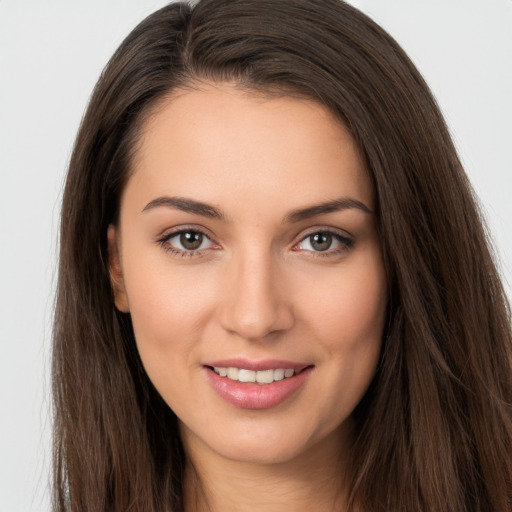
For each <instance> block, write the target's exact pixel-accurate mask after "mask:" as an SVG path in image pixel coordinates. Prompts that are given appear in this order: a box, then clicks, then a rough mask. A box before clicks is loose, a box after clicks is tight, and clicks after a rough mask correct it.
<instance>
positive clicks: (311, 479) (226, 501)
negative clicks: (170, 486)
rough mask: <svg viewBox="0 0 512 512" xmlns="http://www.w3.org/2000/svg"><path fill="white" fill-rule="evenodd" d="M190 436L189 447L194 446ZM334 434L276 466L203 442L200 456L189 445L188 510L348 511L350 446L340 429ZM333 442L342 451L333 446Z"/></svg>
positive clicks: (186, 504) (194, 511) (186, 481)
mask: <svg viewBox="0 0 512 512" xmlns="http://www.w3.org/2000/svg"><path fill="white" fill-rule="evenodd" d="M187 435H188V436H189V435H193V434H187ZM187 435H185V439H184V442H185V446H187V445H188V448H193V447H192V446H191V445H193V444H194V443H190V444H189V443H187V439H186V437H187ZM331 435H332V438H331V439H324V440H323V441H322V442H321V443H320V444H317V445H315V446H313V447H311V448H310V449H308V450H307V451H306V452H304V453H301V454H300V455H299V456H297V457H295V458H293V459H292V460H289V461H285V462H278V463H272V464H258V463H252V462H244V461H235V460H230V459H225V458H223V457H222V456H220V455H219V454H217V453H215V452H213V451H211V450H204V445H203V449H202V450H200V453H201V456H200V457H197V456H196V455H198V454H199V452H198V451H196V450H194V449H192V450H190V449H188V450H187V452H188V459H189V460H188V464H187V470H186V474H185V489H184V490H185V511H186V512H220V511H222V512H224V511H225V510H237V512H246V511H247V512H248V511H251V512H253V511H254V510H265V512H277V511H280V512H282V511H283V510H293V511H294V512H306V511H307V512H310V511H311V510H315V511H317V512H323V511H325V512H327V511H328V512H344V511H345V510H346V501H347V499H346V498H347V486H346V480H347V478H346V475H347V464H346V460H347V457H346V456H344V455H343V454H344V453H345V450H344V447H346V444H345V443H343V442H342V441H341V440H339V441H338V440H337V439H336V437H338V438H339V437H340V434H339V432H333V433H332V434H331ZM335 439H336V440H335ZM333 445H335V446H338V450H333ZM258 507H261V508H258Z"/></svg>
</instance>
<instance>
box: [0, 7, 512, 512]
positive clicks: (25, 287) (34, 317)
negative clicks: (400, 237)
mask: <svg viewBox="0 0 512 512" xmlns="http://www.w3.org/2000/svg"><path fill="white" fill-rule="evenodd" d="M165 3H166V2H164V1H162V0H88V1H87V2H80V3H79V2H78V1H70V0H60V1H59V0H49V1H46V2H40V1H36V0H26V1H23V0H0V512H35V511H49V510H50V506H49V493H48V471H49V460H50V415H49V387H50V382H49V374H48V365H49V352H50V341H51V336H50V333H51V315H52V307H53V290H54V286H55V273H56V248H57V232H58V216H59V203H60V196H61V190H62V185H63V178H64V173H65V169H66V165H67V162H68V159H69V156H70V152H71V147H72V143H73V138H74V136H75V133H76V130H77V128H78V124H79V121H80V119H81V116H82V113H83V111H84V108H85V105H86V102H87V99H88V97H89V94H90V92H91V90H92V88H93V85H94V83H95V81H96V79H97V77H98V75H99V73H100V71H101V69H102V67H103V65H104V64H105V63H106V61H107V59H108V58H109V57H110V55H111V54H112V53H113V51H114V49H115V48H116V47H117V46H118V44H119V43H120V42H121V40H122V39H123V38H124V36H126V35H127V34H128V32H129V31H130V30H131V29H132V28H133V27H134V26H135V25H136V23H137V22H138V21H140V20H141V19H142V18H143V17H145V16H146V15H147V14H149V13H150V12H152V11H154V10H155V9H157V8H158V7H161V6H163V5H164V4H165ZM352 3H353V4H354V5H356V6H357V7H359V8H360V9H362V10H363V11H365V12H366V13H368V14H370V15H371V16H372V17H373V18H374V19H375V20H376V21H378V22H379V23H380V24H381V25H382V26H384V28H386V29H387V30H388V31H389V32H390V33H391V34H392V35H393V36H394V37H395V38H396V39H397V40H398V42H399V43H401V44H402V46H403V47H404V48H405V50H406V51H407V52H408V53H409V54H410V56H411V57H412V59H413V60H414V61H415V62H416V64H417V65H418V67H419V69H420V71H422V73H423V74H424V75H425V77H426V79H427V81H428V82H429V84H430V85H431V87H432V89H433V91H434V94H435V95H436V97H437V99H438V101H439V104H440V105H441V108H442V110H443V111H444V113H445V115H446V118H447V121H448V124H449V126H450V128H451V130H452V133H453V136H454V138H455V141H456V144H457V147H458V148H459V150H460V153H461V156H462V159H463V161H464V163H465V165H466V169H467V171H468V174H469V175H470V177H471V180H472V182H473V184H474V186H475V188H476V191H477V193H478V194H479V196H480V198H481V200H482V203H483V205H484V208H485V211H486V213H487V217H488V221H489V225H490V227H491V232H492V233H493V235H494V238H495V240H496V246H497V250H498V252H499V254H500V257H501V261H502V269H503V275H504V277H505V279H506V280H507V281H508V283H511V282H512V235H511V233H512V200H511V197H510V196H511V191H512V151H511V146H512V129H511V122H512V0H486V1H485V2H483V1H482V0H429V1H428V2H427V1H424V0H359V1H358V0H352ZM510 290H511V288H510V286H508V291H509V296H512V294H511V293H510Z"/></svg>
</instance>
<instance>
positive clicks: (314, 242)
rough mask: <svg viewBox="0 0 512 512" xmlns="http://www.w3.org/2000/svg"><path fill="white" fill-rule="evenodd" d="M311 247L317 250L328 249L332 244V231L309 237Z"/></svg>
mask: <svg viewBox="0 0 512 512" xmlns="http://www.w3.org/2000/svg"><path fill="white" fill-rule="evenodd" d="M309 239H310V244H311V247H312V248H313V249H314V250H315V251H327V249H330V248H331V245H332V239H333V237H332V235H331V234H330V233H315V234H314V235H311V236H310V237H309Z"/></svg>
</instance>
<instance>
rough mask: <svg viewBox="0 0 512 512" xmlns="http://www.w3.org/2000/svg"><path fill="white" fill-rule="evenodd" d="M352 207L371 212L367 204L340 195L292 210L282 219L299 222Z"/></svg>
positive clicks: (290, 222)
mask: <svg viewBox="0 0 512 512" xmlns="http://www.w3.org/2000/svg"><path fill="white" fill-rule="evenodd" d="M352 208H355V209H357V210H362V211H363V212H365V213H369V214H373V212H372V211H371V210H370V208H368V206H366V205H365V204H364V203H362V202H361V201H358V200H357V199H352V198H350V197H342V198H340V199H334V200H333V201H327V202H326V203H319V204H316V205H313V206H308V207H307V208H300V209H298V210H293V211H291V212H290V213H289V214H288V215H286V217H285V219H284V220H285V222H287V223H289V224H293V223H295V222H300V221H302V220H306V219H309V218H311V217H315V216H317V215H322V214H325V213H332V212H338V211H342V210H348V209H352Z"/></svg>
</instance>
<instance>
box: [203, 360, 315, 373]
mask: <svg viewBox="0 0 512 512" xmlns="http://www.w3.org/2000/svg"><path fill="white" fill-rule="evenodd" d="M204 366H211V367H220V368H243V369H245V370H253V371H256V372H257V371H263V370H276V369H278V368H284V369H290V368H291V369H293V370H295V373H299V372H300V371H302V370H304V368H307V367H308V366H312V365H311V364H308V363H302V362H297V361H286V360H283V359H262V360H260V361H253V360H250V359H240V358H234V359H222V360H216V361H208V362H206V363H205V364H204Z"/></svg>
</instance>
